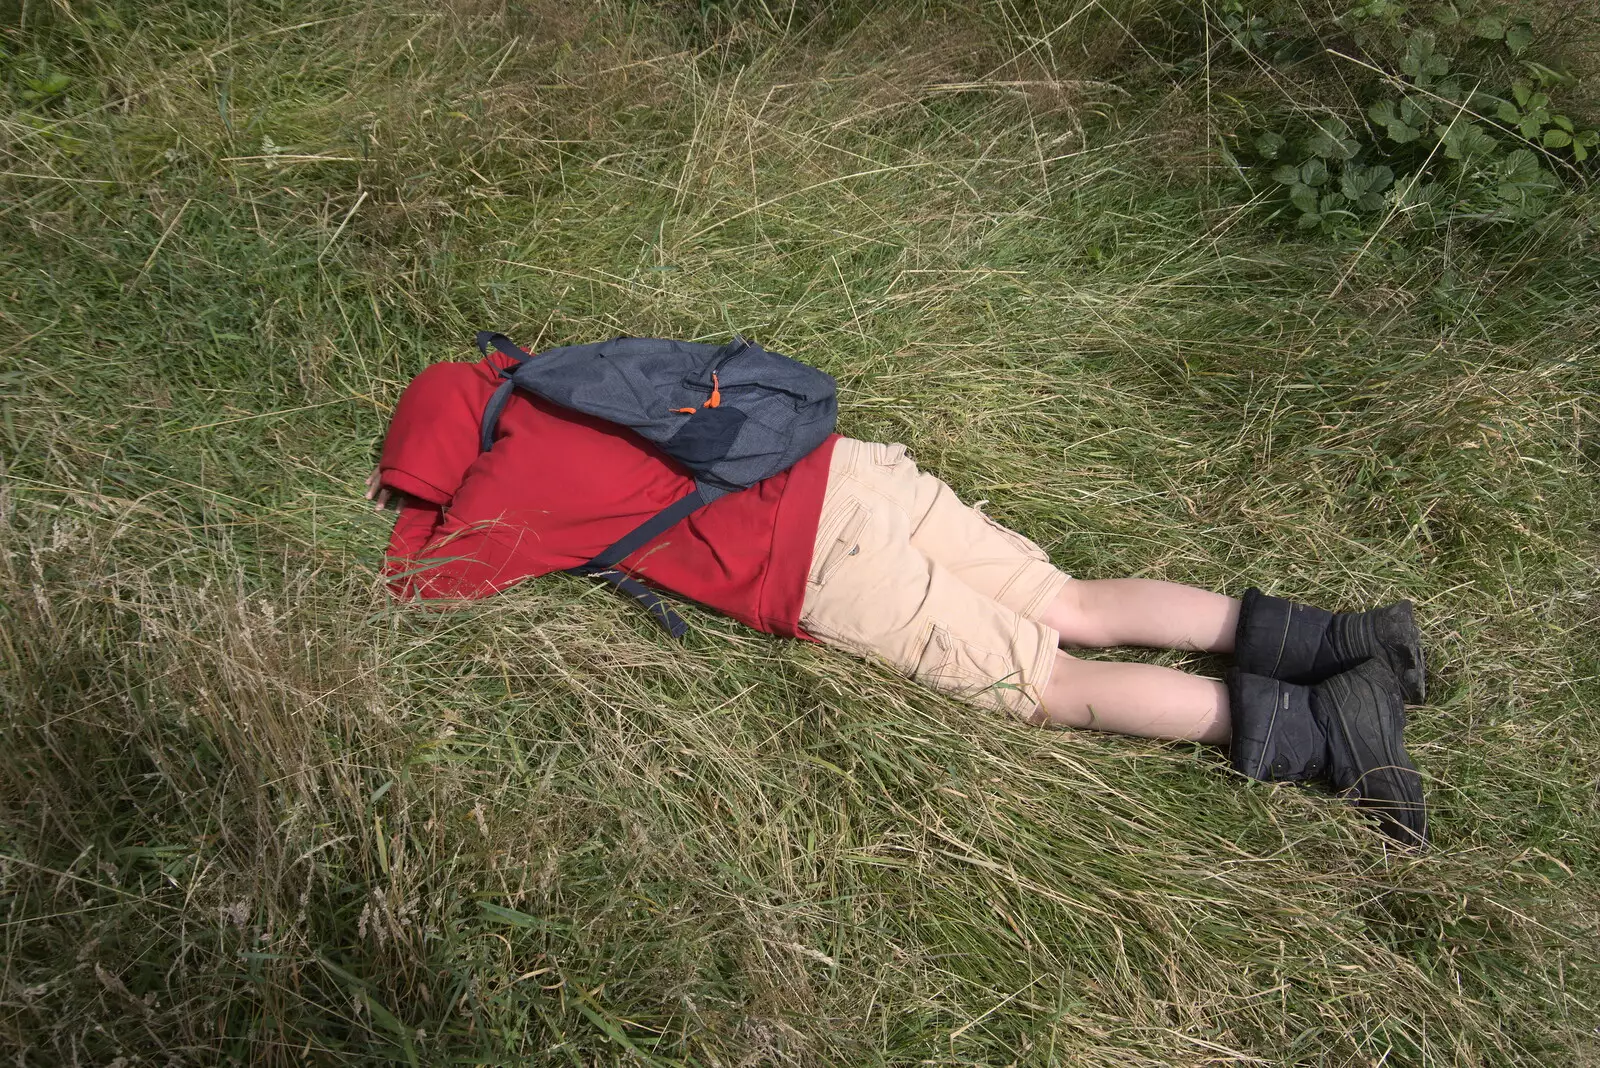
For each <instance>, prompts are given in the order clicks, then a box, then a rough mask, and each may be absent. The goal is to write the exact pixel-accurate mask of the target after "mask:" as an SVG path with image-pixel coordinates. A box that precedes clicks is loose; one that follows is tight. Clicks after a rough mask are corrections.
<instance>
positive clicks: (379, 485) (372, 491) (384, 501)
mask: <svg viewBox="0 0 1600 1068" xmlns="http://www.w3.org/2000/svg"><path fill="white" fill-rule="evenodd" d="M391 499H393V500H394V502H395V503H396V504H399V503H400V502H401V499H402V494H400V493H398V492H396V491H395V490H392V489H390V488H389V487H388V486H385V485H384V484H383V472H382V470H381V469H380V468H376V467H374V468H373V469H372V474H370V475H368V476H367V500H369V501H372V502H373V505H372V510H373V511H374V512H381V511H383V509H384V507H385V506H386V505H388V503H389V501H390V500H391Z"/></svg>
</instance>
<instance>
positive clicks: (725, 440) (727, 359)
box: [478, 333, 839, 501]
mask: <svg viewBox="0 0 1600 1068" xmlns="http://www.w3.org/2000/svg"><path fill="white" fill-rule="evenodd" d="M478 344H479V347H480V348H483V349H484V350H485V351H487V349H488V346H489V345H494V346H495V347H496V348H497V349H499V350H500V351H501V352H503V353H505V354H506V355H508V356H511V357H512V358H513V359H516V360H518V361H519V363H518V364H517V366H516V367H515V368H511V369H508V370H506V371H503V372H501V373H502V375H504V377H505V378H506V383H505V384H504V385H502V387H501V389H500V391H499V392H498V393H497V395H496V400H499V401H501V403H500V404H499V405H496V404H495V402H494V401H491V402H490V409H489V410H488V411H486V412H485V413H484V427H483V430H484V440H483V442H482V444H483V446H484V448H485V449H487V448H488V447H489V446H490V445H491V444H492V441H493V432H494V424H495V421H496V419H497V418H498V415H499V408H500V407H503V404H504V399H505V397H506V395H507V394H508V393H509V391H510V389H512V388H515V389H525V390H527V391H528V392H530V393H534V394H537V395H538V396H541V397H543V398H545V399H546V400H548V401H551V402H553V403H555V404H559V405H561V406H562V407H565V408H571V409H573V410H575V411H580V412H585V413H587V414H589V415H593V416H598V417H599V418H601V419H605V420H608V421H610V422H613V423H617V424H620V425H622V426H626V427H629V428H630V429H632V430H634V431H635V432H637V433H638V434H639V435H640V436H641V437H643V438H645V439H646V440H647V441H650V442H652V443H653V444H655V445H656V446H658V447H659V448H660V449H661V451H662V452H665V453H666V454H667V455H668V456H671V457H672V458H673V459H674V460H677V461H678V462H679V463H681V464H683V466H684V467H686V468H688V469H689V471H690V472H691V473H692V474H693V475H694V478H695V482H696V483H697V484H698V485H699V487H700V490H701V494H702V496H704V497H705V498H706V499H707V500H708V501H709V500H713V499H715V498H716V497H720V496H722V495H723V494H724V493H728V492H731V491H733V490H740V489H745V488H747V487H749V486H753V485H755V484H756V483H757V482H760V481H761V480H762V479H764V478H770V477H772V476H773V475H776V474H778V473H779V472H781V471H786V470H788V469H789V468H790V467H793V466H794V465H795V464H796V463H797V462H799V460H800V459H801V458H802V457H804V456H805V455H806V454H808V453H810V452H811V451H812V450H813V449H815V448H816V447H817V446H819V445H821V444H822V443H823V442H824V441H825V440H827V438H828V435H830V434H832V433H833V429H834V424H835V422H836V421H837V419H838V415H839V403H838V391H837V388H836V386H835V385H834V381H833V378H832V377H831V376H829V375H828V374H826V373H824V372H822V371H819V370H817V369H816V368H815V367H810V366H808V365H806V364H803V363H801V362H799V361H798V360H792V359H790V358H789V357H787V356H783V355H780V354H779V353H776V352H771V351H769V350H767V349H764V348H762V347H761V346H760V345H757V344H755V343H754V342H751V341H746V340H745V339H743V338H735V339H734V340H733V341H731V342H729V343H728V344H726V345H720V346H719V345H707V344H701V343H698V342H693V341H673V340H670V339H667V338H645V337H619V338H613V339H611V340H610V341H600V342H595V343H593V344H589V345H569V346H566V347H563V348H556V349H550V350H548V351H545V352H542V353H540V354H539V355H537V356H530V355H529V354H527V353H525V352H524V351H523V350H521V349H519V348H517V347H516V346H515V345H512V344H511V343H510V342H509V341H507V340H506V339H505V338H504V336H503V335H500V334H487V333H486V334H480V335H478Z"/></svg>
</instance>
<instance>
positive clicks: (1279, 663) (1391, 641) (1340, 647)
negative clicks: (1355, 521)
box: [1233, 589, 1428, 705]
mask: <svg viewBox="0 0 1600 1068" xmlns="http://www.w3.org/2000/svg"><path fill="white" fill-rule="evenodd" d="M1233 655H1234V662H1235V663H1236V664H1237V666H1238V668H1239V670H1240V671H1244V672H1248V673H1249V674H1251V675H1265V676H1267V677H1268V678H1272V679H1282V680H1283V681H1285V682H1298V683H1301V684H1308V683H1313V682H1321V681H1322V680H1323V679H1326V678H1328V677H1330V676H1332V675H1337V674H1339V673H1340V672H1341V671H1348V670H1350V669H1351V668H1353V667H1355V666H1356V665H1357V664H1359V663H1361V662H1362V661H1363V660H1366V659H1368V658H1374V659H1377V660H1381V661H1383V662H1384V663H1385V664H1387V665H1388V667H1389V670H1390V671H1391V672H1393V673H1394V677H1395V678H1397V679H1399V680H1400V689H1401V693H1402V695H1403V696H1404V698H1405V701H1406V703H1408V704H1414V705H1415V704H1421V703H1422V700H1423V698H1425V697H1426V696H1427V694H1428V691H1427V680H1426V674H1427V669H1426V666H1425V665H1424V663H1423V659H1422V636H1421V634H1420V633H1419V632H1418V630H1417V621H1416V617H1415V615H1414V614H1413V612H1412V610H1411V602H1410V601H1399V602H1397V603H1395V604H1391V605H1389V606H1387V607H1385V608H1374V609H1373V610H1372V611H1370V612H1325V611H1323V610H1322V609H1320V608H1313V607H1311V606H1310V605H1306V604H1296V603H1294V602H1293V601H1286V600H1284V599H1283V598H1282V597H1269V596H1267V595H1266V594H1264V593H1262V592H1261V591H1260V590H1256V589H1250V590H1246V591H1245V592H1244V602H1243V607H1242V608H1241V609H1240V611H1239V630H1238V633H1237V634H1236V636H1235V638H1234V645H1233Z"/></svg>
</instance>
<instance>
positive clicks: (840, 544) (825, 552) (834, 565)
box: [806, 497, 872, 589]
mask: <svg viewBox="0 0 1600 1068" xmlns="http://www.w3.org/2000/svg"><path fill="white" fill-rule="evenodd" d="M871 518H872V509H870V508H868V507H867V506H866V505H864V504H862V503H861V502H860V501H858V500H856V499H855V498H854V497H849V498H846V499H845V500H844V501H842V502H841V503H840V506H839V508H838V510H837V512H836V514H835V515H834V516H829V517H828V519H827V522H826V525H825V526H824V527H823V529H822V531H821V534H820V536H819V537H818V538H817V548H816V552H815V554H814V556H813V559H812V561H811V573H810V574H809V575H807V576H806V582H807V584H808V585H810V586H811V587H812V588H813V589H821V588H822V587H823V586H826V585H827V584H828V580H829V579H830V578H832V577H833V575H834V573H835V572H837V571H838V570H839V567H840V565H842V564H843V563H844V562H845V561H846V560H848V559H850V557H852V556H857V555H859V554H860V552H861V531H862V530H863V529H864V528H865V527H866V525H867V520H869V519H871Z"/></svg>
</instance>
